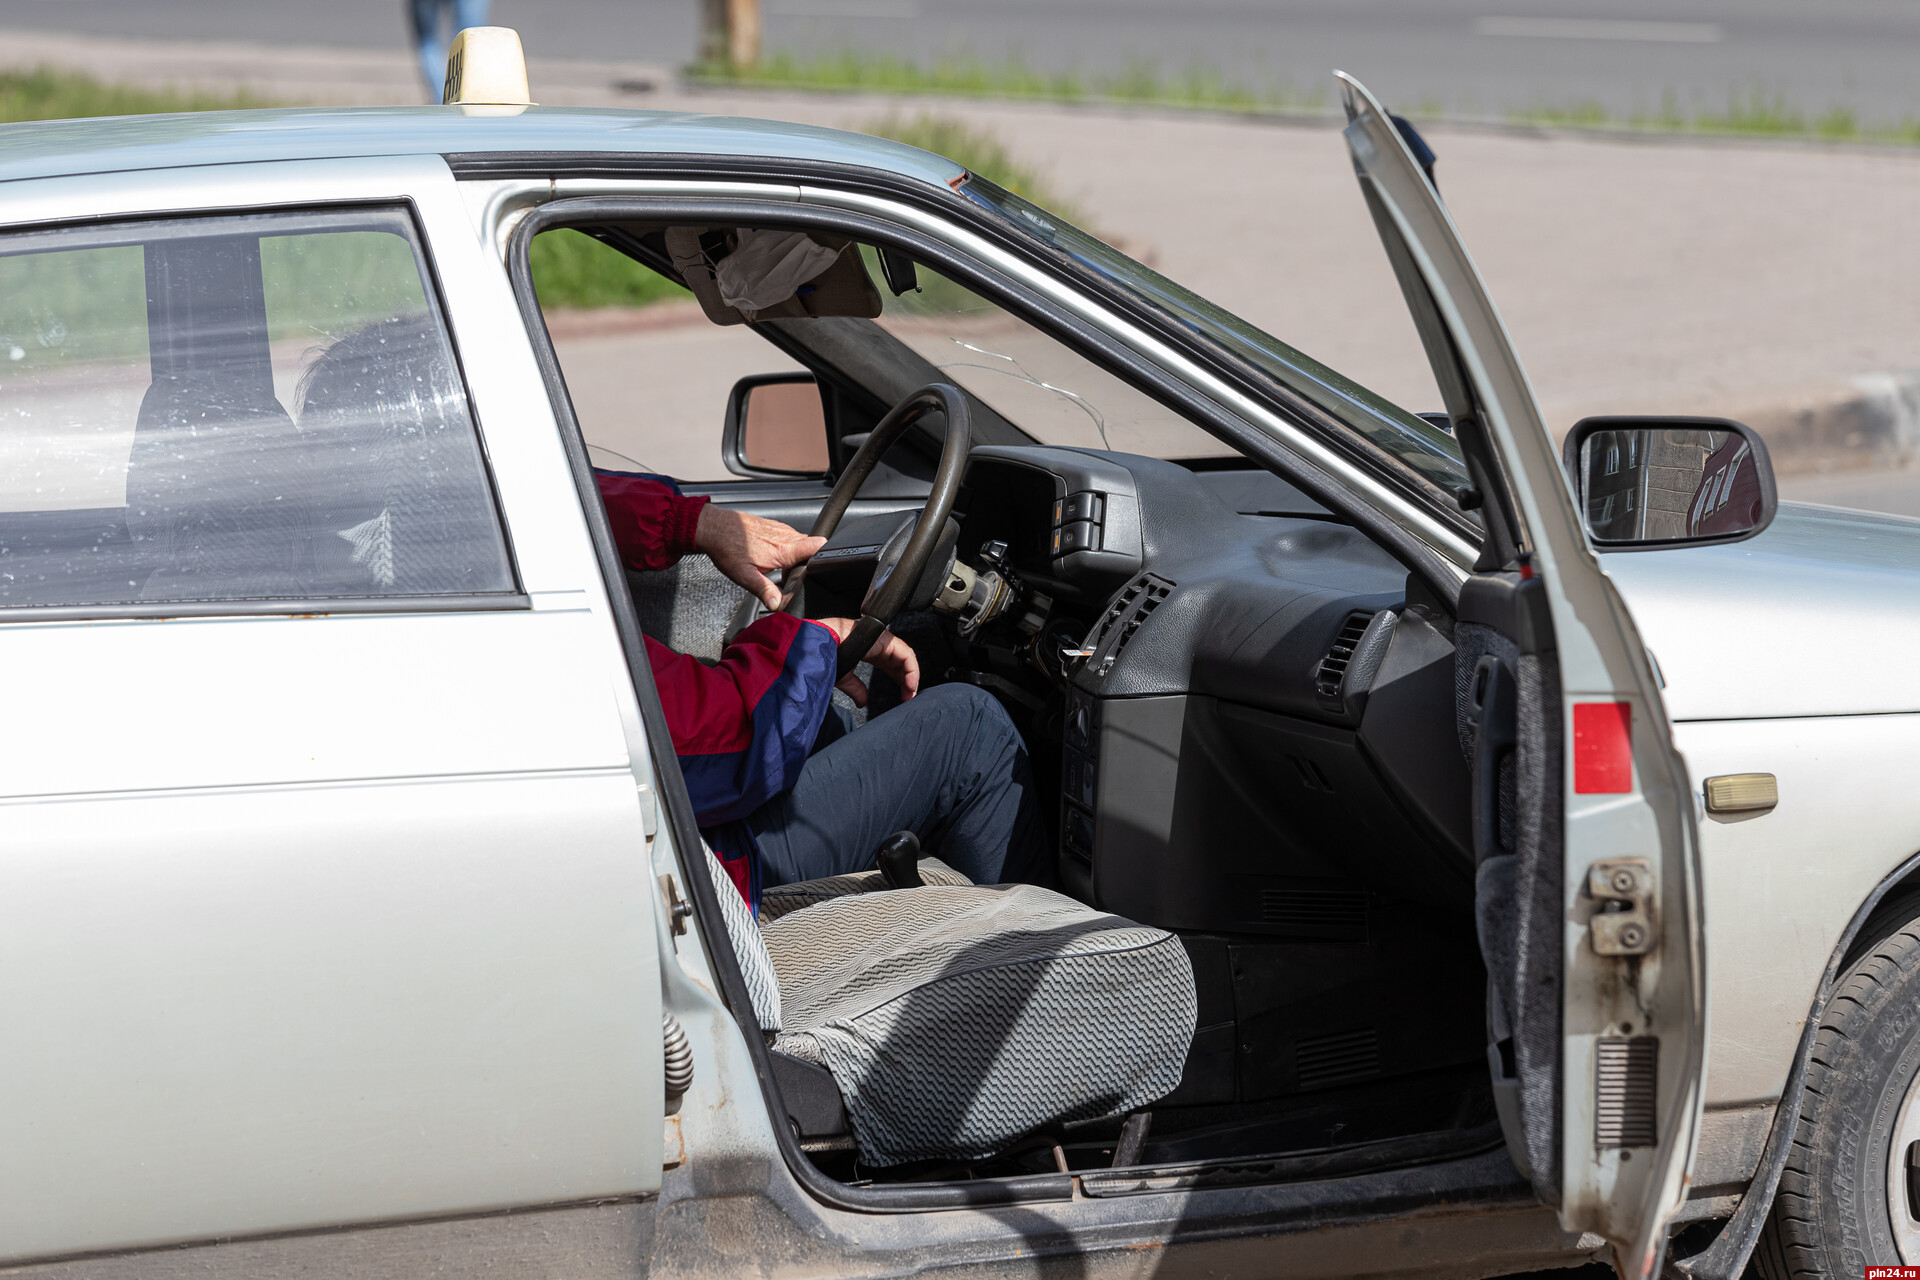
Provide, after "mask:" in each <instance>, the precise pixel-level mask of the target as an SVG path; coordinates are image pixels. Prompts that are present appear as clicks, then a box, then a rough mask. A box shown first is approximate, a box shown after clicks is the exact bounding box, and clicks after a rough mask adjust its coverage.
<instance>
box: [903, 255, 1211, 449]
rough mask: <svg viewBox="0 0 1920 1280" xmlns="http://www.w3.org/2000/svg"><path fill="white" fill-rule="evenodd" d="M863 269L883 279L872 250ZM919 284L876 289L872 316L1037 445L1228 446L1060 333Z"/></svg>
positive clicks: (946, 284)
mask: <svg viewBox="0 0 1920 1280" xmlns="http://www.w3.org/2000/svg"><path fill="white" fill-rule="evenodd" d="M866 254H867V258H868V269H869V272H870V273H871V274H872V276H873V278H874V279H875V280H876V281H877V280H881V279H883V278H884V275H883V273H882V271H881V269H880V266H879V263H878V258H877V255H876V254H875V253H874V252H873V250H871V249H868V250H867V251H866ZM915 276H916V279H917V284H918V287H917V288H914V289H907V290H905V291H903V292H901V293H899V294H897V295H896V294H895V293H894V292H893V290H892V289H891V288H890V287H889V288H883V289H882V290H881V297H882V306H883V310H882V312H881V315H880V319H879V321H878V323H879V324H880V326H881V327H882V328H884V329H885V330H886V331H887V332H888V333H890V334H892V335H893V336H894V337H896V338H898V339H899V340H900V341H902V342H904V343H905V344H906V345H907V346H909V347H911V348H913V350H914V351H915V352H916V353H917V354H919V355H920V357H921V358H922V359H924V360H926V361H927V363H929V364H931V365H933V366H934V367H935V368H937V369H938V370H940V372H941V373H942V374H943V375H945V376H946V377H948V378H951V379H952V380H953V381H954V382H955V383H956V384H958V385H959V386H961V387H963V388H965V389H966V390H967V391H970V392H972V393H973V394H974V395H975V396H977V397H978V398H979V399H981V400H983V401H985V402H986V403H987V404H988V405H991V406H992V407H993V408H994V409H996V410H998V411H999V413H1000V415H1001V416H1002V417H1004V418H1005V419H1007V421H1009V422H1011V423H1013V424H1014V425H1015V426H1017V427H1019V428H1020V429H1021V430H1022V431H1025V432H1026V433H1027V434H1028V435H1030V436H1032V437H1033V438H1034V439H1036V440H1038V441H1040V443H1042V444H1050V445H1064V446H1072V447H1079V448H1087V449H1116V450H1120V451H1121V452H1124V453H1140V454H1146V455H1148V456H1150V457H1155V458H1206V457H1219V456H1223V455H1227V454H1231V453H1232V452H1233V449H1232V448H1231V446H1229V445H1227V444H1225V443H1223V442H1222V441H1220V440H1219V439H1217V438H1215V437H1214V436H1211V435H1209V434H1207V433H1206V432H1205V431H1202V430H1201V429H1200V428H1199V427H1196V426H1195V425H1193V424H1192V423H1191V422H1189V421H1187V420H1186V419H1185V418H1183V417H1181V416H1180V415H1179V414H1177V413H1175V412H1174V411H1173V410H1171V409H1168V408H1167V407H1166V406H1164V405H1162V404H1161V403H1160V402H1159V401H1157V400H1155V399H1153V398H1152V397H1150V396H1148V395H1146V394H1144V393H1142V392H1140V391H1136V390H1135V389H1134V388H1133V387H1131V386H1129V385H1127V384H1126V383H1124V382H1122V381H1121V380H1120V379H1118V378H1116V377H1114V376H1113V375H1112V374H1110V373H1108V372H1106V371H1105V370H1104V369H1102V368H1100V367H1099V366H1098V365H1096V364H1094V363H1093V362H1092V361H1090V360H1088V359H1087V358H1086V357H1084V356H1082V355H1080V354H1079V353H1078V352H1077V351H1075V350H1073V348H1071V347H1069V346H1067V345H1066V344H1065V343H1062V342H1061V341H1060V340H1059V339H1057V338H1054V337H1051V336H1049V335H1048V334H1046V333H1043V332H1042V331H1041V330H1039V329H1036V328H1035V327H1034V326H1032V325H1030V324H1028V323H1027V322H1026V321H1025V320H1022V319H1020V318H1019V317H1018V316H1016V315H1014V314H1012V313H1011V312H1009V311H1006V310H1004V309H1002V308H1001V307H999V306H998V305H996V304H995V303H993V302H990V301H988V300H987V299H986V298H983V297H981V296H980V295H979V294H977V293H974V292H973V291H972V290H970V289H968V288H966V287H965V286H964V285H961V284H960V283H958V282H957V281H954V280H951V279H949V278H947V277H946V276H943V275H941V274H940V273H939V272H937V271H934V270H932V269H930V268H928V267H925V266H920V267H917V268H916V271H915Z"/></svg>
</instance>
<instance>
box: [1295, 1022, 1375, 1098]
mask: <svg viewBox="0 0 1920 1280" xmlns="http://www.w3.org/2000/svg"><path fill="white" fill-rule="evenodd" d="M1293 1062H1294V1068H1295V1070H1296V1072H1297V1073H1298V1077H1299V1087H1300V1088H1302V1089H1324V1088H1327V1087H1328V1086H1329V1085H1336V1084H1346V1083H1347V1082H1348V1081H1350V1080H1364V1079H1366V1078H1367V1077H1368V1076H1375V1075H1379V1074H1380V1037H1379V1036H1378V1035H1376V1034H1375V1032H1374V1029H1373V1028H1372V1027H1364V1028H1362V1029H1361V1030H1359V1031H1341V1032H1338V1033H1336V1034H1334V1035H1330V1036H1314V1037H1312V1038H1311V1039H1307V1040H1301V1041H1299V1042H1298V1043H1296V1044H1295V1045H1294V1046H1293Z"/></svg>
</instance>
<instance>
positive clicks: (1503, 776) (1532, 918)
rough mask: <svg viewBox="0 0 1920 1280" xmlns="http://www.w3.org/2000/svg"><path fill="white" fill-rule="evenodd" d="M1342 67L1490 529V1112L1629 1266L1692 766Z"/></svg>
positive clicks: (1485, 590)
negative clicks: (1494, 1106) (1496, 1110)
mask: <svg viewBox="0 0 1920 1280" xmlns="http://www.w3.org/2000/svg"><path fill="white" fill-rule="evenodd" d="M1336 74H1338V75H1339V78H1340V80H1341V81H1342V83H1343V88H1344V90H1345V95H1346V110H1347V119H1348V124H1347V128H1346V139H1347V145H1348V148H1349V149H1350V150H1351V152H1352V154H1353V164H1354V169H1355V172H1356V173H1357V174H1358V176H1359V179H1360V188H1361V191H1362V192H1363V194H1364V195H1365V197H1366V201H1367V207H1368V210H1369V211H1370V212H1371V213H1372V215H1373V220H1374V223H1375V225H1376V226H1377V228H1378V230H1379V232H1380V237H1381V240H1382V242H1383V243H1384V245H1385V247H1386V250H1387V256H1388V258H1389V259H1390V260H1391V261H1392V264H1393V269H1394V274H1395V276H1396V277H1397V278H1398V280H1399V283H1400V288H1401V291H1402V292H1403V293H1404V294H1405V295H1406V299H1407V305H1408V307H1409V308H1410V309H1411V310H1412V312H1413V319H1414V324H1415V326H1416V327H1417V328H1418V329H1419V332H1420V338H1421V341H1422V343H1423V344H1424V346H1425V348H1426V352H1427V357H1428V359H1429V361H1430V362H1431V363H1432V365H1433V370H1434V376H1435V377H1436V379H1437V380H1438V382H1439V384H1440V391H1441V395H1442V397H1443V399H1444V400H1445V404H1446V410H1447V416H1448V417H1449V419H1451V422H1452V426H1453V431H1454V434H1455V435H1456V436H1457V437H1458V439H1459V440H1460V444H1461V448H1462V451H1463V452H1464V454H1465V456H1466V462H1467V468H1468V472H1469V474H1470V475H1471V477H1472V479H1473V485H1474V488H1473V490H1471V491H1470V492H1467V493H1463V494H1462V495H1461V503H1462V505H1463V506H1466V507H1469V508H1474V507H1477V509H1478V510H1479V511H1480V512H1481V514H1482V516H1483V517H1484V520H1485V524H1486V530H1487V533H1486V541H1485V544H1484V545H1483V548H1482V550H1481V554H1480V558H1479V560H1478V562H1477V563H1476V564H1475V566H1474V573H1473V575H1472V576H1471V577H1470V578H1469V579H1468V580H1467V582H1466V583H1465V584H1464V586H1463V588H1462V590H1461V595H1460V614H1459V626H1458V628H1457V635H1456V640H1457V645H1458V655H1457V658H1456V661H1457V663H1458V664H1459V666H1458V674H1457V679H1456V688H1457V689H1458V702H1459V715H1460V722H1461V723H1460V728H1461V737H1462V743H1463V745H1468V746H1470V752H1471V757H1472V774H1473V789H1474V796H1473V829H1474V843H1475V851H1474V856H1475V862H1476V865H1477V872H1476V889H1475V898H1476V912H1477V918H1478V927H1479V933H1480V946H1481V951H1482V953H1483V956H1484V958H1485V960H1486V966H1487V976H1488V989H1489V990H1488V1005H1489V1009H1488V1026H1489V1031H1488V1039H1489V1042H1490V1043H1489V1049H1488V1061H1489V1065H1490V1068H1491V1070H1492V1072H1493V1075H1494V1085H1495V1096H1496V1100H1497V1102H1498V1103H1499V1106H1500V1113H1501V1125H1502V1128H1503V1129H1504V1131H1505V1134H1506V1139H1507V1146H1508V1148H1509V1150H1510V1151H1511V1152H1512V1155H1513V1159H1514V1163H1515V1164H1516V1165H1517V1166H1518V1167H1519V1168H1520V1170H1521V1171H1522V1172H1523V1173H1524V1174H1525V1175H1526V1176H1527V1177H1528V1178H1530V1179H1531V1181H1532V1183H1533V1186H1534V1189H1535V1191H1536V1193H1537V1194H1538V1195H1539V1197H1540V1199H1541V1201H1542V1202H1543V1203H1545V1204H1546V1205H1548V1206H1549V1207H1551V1208H1554V1209H1557V1210H1558V1211H1559V1214H1560V1221H1561V1224H1562V1225H1563V1226H1564V1227H1565V1228H1566V1229H1567V1230H1569V1231H1581V1232H1595V1233H1598V1234H1599V1235H1601V1236H1603V1237H1605V1238H1606V1240H1607V1241H1608V1242H1610V1243H1611V1244H1612V1246H1613V1254H1614V1265H1615V1267H1616V1269H1617V1270H1618V1271H1619V1273H1620V1274H1621V1275H1622V1276H1623V1277H1627V1278H1628V1280H1640V1278H1641V1277H1646V1276H1649V1275H1651V1274H1652V1273H1653V1271H1654V1270H1655V1269H1656V1268H1657V1267H1658V1266H1659V1265H1660V1262H1661V1258H1662V1255H1663V1253H1664V1250H1665V1247H1666V1229H1667V1222H1668V1220H1669V1219H1670V1218H1671V1217H1672V1215H1673V1213H1674V1211H1675V1210H1676V1209H1677V1208H1679V1206H1680V1203H1681V1201H1682V1200H1683V1199H1684V1198H1685V1194H1686V1184H1687V1170H1688V1167H1689V1165H1690V1163H1691V1161H1692V1158H1693V1148H1694V1142H1695V1138H1696V1135H1697V1132H1698V1127H1699V1116H1700V1082H1701V1075H1702V1068H1703V1055H1704V1052H1705V1048H1704V1047H1705V1042H1706V1041H1705V1032H1706V1026H1705V1023H1706V987H1705V970H1704V958H1703V955H1702V939H1701V935H1700V884H1699V862H1698V855H1697V852H1696V849H1697V844H1696V837H1695V831H1694V815H1693V807H1692V797H1691V793H1690V787H1689V784H1688V781H1687V774H1686V768H1685V764H1684V762H1683V761H1682V760H1681V759H1680V756H1679V753H1678V752H1677V751H1676V750H1675V749H1674V746H1673V742H1672V738H1671V736H1670V734H1669V732H1668V724H1667V716H1666V710H1665V708H1664V707H1663V706H1662V704H1661V699H1660V691H1659V685H1658V681H1657V679H1656V677H1655V674H1654V672H1653V669H1652V664H1651V662H1650V661H1649V659H1648V657H1647V651H1646V648H1645V646H1644V645H1643V644H1642V643H1641V640H1640V636H1639V633H1638V631H1637V630H1636V629H1635V627H1634V623H1633V619H1632V617H1631V616H1630V615H1629V614H1628V612H1627V609H1626V606H1625V605H1624V604H1623V603H1622V601H1621V599H1620V596H1619V594H1618V593H1617V592H1616V591H1615V590H1614V587H1613V584H1612V582H1611V581H1610V580H1609V579H1608V578H1607V577H1606V575H1605V574H1603V573H1602V572H1601V571H1600V566H1599V562H1598V561H1597V560H1596V559H1595V558H1594V555H1593V553H1592V552H1591V551H1590V550H1589V549H1588V546H1587V541H1586V537H1585V535H1584V533H1583V531H1582V527H1581V524H1580V521H1579V518H1578V514H1577V512H1576V510H1575V507H1574V503H1573V499H1572V496H1571V494H1570V493H1569V492H1568V489H1567V486H1566V482H1565V481H1564V480H1563V479H1562V476H1561V469H1560V461H1559V455H1558V451H1557V450H1556V449H1555V447H1554V443H1553V440H1552V439H1551V438H1550V437H1549V435H1548V434H1547V429H1546V426H1545V424H1544V423H1543V422H1542V420H1541V417H1540V412H1539V408H1538V406H1537V404H1536V403H1535V401H1534V398H1533V392H1532V389H1531V388H1530V387H1529V386H1528V384H1527V379H1526V375H1525V374H1524V373H1523V372H1522V371H1521V368H1520V362H1519V361H1518V360H1517V359H1516V358H1515V357H1514V354H1513V348H1512V345H1511V344H1510V343H1509V342H1508V340H1507V335H1506V332H1505V330H1504V329H1503V328H1502V327H1501V324H1500V319H1499V316H1498V315H1497V314H1496V313H1495V312H1494V309H1493V305H1492V304H1491V303H1490V302H1489V301H1488V299H1487V294H1486V290H1485V288H1484V287H1483V286H1482V284H1481V281H1480V277H1479V274H1478V273H1477V272H1476V271H1475V269H1474V266H1473V262H1472V260H1471V259H1470V258H1469V257H1468V256H1467V252H1466V249H1465V248H1464V247H1462V245H1461V243H1460V238H1459V236H1458V234H1457V233H1456V232H1455V230H1454V226H1453V223H1452V220H1451V219H1450V218H1449V217H1448V216H1447V211H1446V209H1445V208H1444V207H1443V206H1442V205H1441V203H1440V198H1439V194H1438V192H1437V190H1436V189H1435V187H1434V185H1433V182H1432V180H1431V178H1430V176H1428V174H1427V173H1423V171H1422V167H1421V164H1420V163H1419V162H1418V161H1417V160H1416V159H1415V155H1414V151H1413V150H1412V149H1411V148H1410V147H1409V143H1408V139H1407V138H1406V137H1403V134H1402V131H1401V129H1400V128H1398V127H1396V123H1397V122H1396V121H1395V120H1394V119H1393V118H1392V117H1391V116H1389V115H1388V114H1387V112H1386V111H1385V110H1384V109H1383V108H1382V107H1381V106H1380V104H1379V102H1377V101H1376V100H1375V99H1374V97H1373V95H1372V94H1370V93H1368V92H1367V90H1366V89H1365V87H1363V86H1362V85H1361V84H1360V83H1359V82H1358V81H1356V80H1354V79H1352V78H1351V77H1349V76H1346V75H1345V74H1343V73H1336ZM1408 132H1410V130H1409V131H1408ZM1419 149H1420V150H1421V151H1423V152H1424V151H1425V147H1424V144H1421V145H1420V148H1419Z"/></svg>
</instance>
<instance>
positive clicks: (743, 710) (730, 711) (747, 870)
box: [594, 469, 839, 910]
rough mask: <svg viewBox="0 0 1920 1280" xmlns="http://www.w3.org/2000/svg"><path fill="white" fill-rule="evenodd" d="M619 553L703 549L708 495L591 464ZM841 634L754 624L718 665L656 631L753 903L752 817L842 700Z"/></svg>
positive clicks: (705, 810)
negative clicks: (697, 534) (838, 692)
mask: <svg viewBox="0 0 1920 1280" xmlns="http://www.w3.org/2000/svg"><path fill="white" fill-rule="evenodd" d="M594 478H595V479H596V480H598V481H599V484H600V497H601V500H602V501H603V502H604V503H605V504H606V508H607V519H608V521H609V522H610V523H611V524H612V526H613V541H614V545H615V546H616V547H617V548H619V551H620V558H621V559H622V560H623V561H625V563H626V564H627V565H628V566H629V567H630V568H634V569H665V568H667V567H668V566H669V565H671V564H673V563H674V562H675V561H676V560H678V559H679V558H680V557H681V556H683V555H686V554H687V553H688V552H690V551H692V550H694V530H695V529H696V528H697V527H698V525H699V523H700V510H701V508H702V507H705V506H706V505H707V499H706V498H689V497H686V496H684V495H683V494H681V492H680V489H679V486H677V485H675V484H674V483H673V481H672V480H670V479H668V478H667V477H665V476H651V475H640V474H635V473H632V472H623V471H601V470H598V469H596V470H595V471H594ZM838 652H839V640H838V638H837V637H836V636H835V635H834V634H833V631H832V630H831V629H829V628H828V627H826V626H823V625H822V624H820V623H818V622H813V621H811V620H809V619H805V618H796V617H794V616H792V615H791V614H785V613H776V614H772V615H770V616H768V617H765V618H762V619H760V620H759V621H758V622H756V623H754V624H753V625H752V626H750V627H747V628H746V629H745V630H743V631H742V632H741V633H740V634H739V635H738V636H736V637H734V641H733V643H732V644H730V645H728V646H727V648H726V651H725V652H723V653H722V654H721V655H720V660H719V661H718V662H714V663H707V662H703V661H701V660H700V659H698V658H694V657H690V656H689V655H687V654H684V653H675V652H674V651H673V650H672V649H669V648H667V646H665V645H663V644H660V643H658V642H656V641H655V640H654V639H653V638H652V637H651V636H649V637H647V660H648V662H649V664H650V665H651V666H652V668H653V682H654V684H655V685H656V686H658V687H659V690H660V702H661V704H662V705H663V706H664V707H665V709H666V713H667V728H668V730H669V731H670V732H671V734H672V735H673V753H674V755H675V756H677V757H679V760H680V772H681V773H682V774H683V775H684V776H685V777H686V780H687V793H688V795H690V796H691V797H692V798H693V811H694V816H695V820H696V821H697V822H699V824H700V833H701V834H702V835H704V836H705V837H706V839H707V843H708V844H710V845H712V846H713V850H714V853H716V854H717V855H718V856H719V858H720V862H721V865H723V866H724V867H726V869H727V874H728V875H730V876H732V877H733V882H734V884H736V885H737V886H739V889H740V895H741V896H742V897H743V898H745V899H746V900H747V903H748V905H749V906H752V907H754V908H755V910H758V908H759V901H760V856H759V849H758V848H757V846H756V845H755V844H754V839H753V828H752V826H751V824H750V823H749V822H748V815H749V814H751V813H752V812H753V811H754V810H755V809H758V808H759V807H760V806H761V805H763V804H765V803H766V802H767V801H769V800H771V799H773V798H774V797H775V796H777V795H779V794H780V793H781V792H783V791H785V790H787V789H788V788H789V787H791V786H793V784H794V782H795V781H796V780H798V778H799V777H800V769H801V767H802V766H804V765H805V764H806V762H807V755H808V753H809V752H810V751H811V750H812V749H813V741H814V739H815V738H816V737H818V736H819V733H820V725H821V722H822V721H824V720H825V719H826V714H827V703H828V701H829V700H830V699H831V698H832V696H833V685H834V677H835V674H836V662H837V655H838Z"/></svg>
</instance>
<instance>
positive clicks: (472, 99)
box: [440, 27, 533, 107]
mask: <svg viewBox="0 0 1920 1280" xmlns="http://www.w3.org/2000/svg"><path fill="white" fill-rule="evenodd" d="M440 101H441V103H442V104H444V105H446V106H450V107H530V106H532V105H533V99H532V96H531V94H529V92H528V90H527V55H526V52H525V51H524V50H522V49H521V47H520V33H519V32H518V31H515V30H514V29H513V28H512V27H468V28H466V29H465V30H464V31H461V32H458V33H457V34H455V36H454V37H453V44H452V45H450V46H449V47H448V49H447V83H446V87H445V88H444V89H443V90H442V91H441V94H440Z"/></svg>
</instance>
